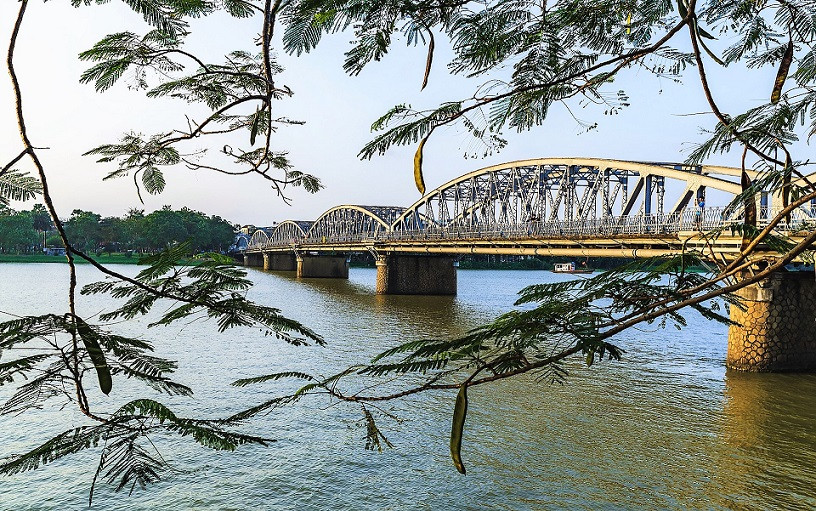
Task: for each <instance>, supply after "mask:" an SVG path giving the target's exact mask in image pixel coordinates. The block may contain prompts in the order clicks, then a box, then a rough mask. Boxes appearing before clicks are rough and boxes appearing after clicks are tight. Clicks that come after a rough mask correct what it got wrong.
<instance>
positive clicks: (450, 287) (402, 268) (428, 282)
mask: <svg viewBox="0 0 816 511" xmlns="http://www.w3.org/2000/svg"><path fill="white" fill-rule="evenodd" d="M454 260H455V257H453V256H437V255H404V254H388V255H380V256H377V294H380V295H455V294H456V268H455V267H454V265H453V263H454Z"/></svg>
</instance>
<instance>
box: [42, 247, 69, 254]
mask: <svg viewBox="0 0 816 511" xmlns="http://www.w3.org/2000/svg"><path fill="white" fill-rule="evenodd" d="M43 254H45V255H49V256H64V255H65V247H46V248H44V249H43Z"/></svg>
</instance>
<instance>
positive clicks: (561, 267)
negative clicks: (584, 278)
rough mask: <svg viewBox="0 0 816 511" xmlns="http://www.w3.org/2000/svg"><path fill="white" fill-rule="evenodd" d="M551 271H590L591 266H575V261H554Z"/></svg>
mask: <svg viewBox="0 0 816 511" xmlns="http://www.w3.org/2000/svg"><path fill="white" fill-rule="evenodd" d="M552 271H553V273H592V272H593V270H592V268H587V267H586V266H584V267H583V268H576V267H575V262H574V261H573V262H571V263H555V265H554V266H553V270H552Z"/></svg>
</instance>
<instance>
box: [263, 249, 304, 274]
mask: <svg viewBox="0 0 816 511" xmlns="http://www.w3.org/2000/svg"><path fill="white" fill-rule="evenodd" d="M263 269H264V270H272V271H296V270H297V260H296V259H295V254H294V252H290V253H285V252H267V253H265V254H264V255H263Z"/></svg>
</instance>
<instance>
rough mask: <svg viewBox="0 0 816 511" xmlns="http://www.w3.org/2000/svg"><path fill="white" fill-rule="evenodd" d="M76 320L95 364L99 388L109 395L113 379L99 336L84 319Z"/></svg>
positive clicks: (80, 334)
mask: <svg viewBox="0 0 816 511" xmlns="http://www.w3.org/2000/svg"><path fill="white" fill-rule="evenodd" d="M75 319H76V325H77V332H78V333H79V337H80V338H81V339H82V342H83V344H85V349H86V350H88V356H90V357H91V362H93V365H94V368H95V369H96V376H97V378H99V388H100V390H102V392H103V393H104V394H105V395H108V394H110V391H111V388H113V379H112V378H111V372H110V368H109V367H108V362H107V361H106V360H105V353H104V352H103V351H102V347H101V346H99V341H98V340H97V339H98V338H99V334H97V333H96V332H94V331H93V329H92V328H91V327H90V325H88V323H86V322H85V321H83V320H82V319H80V318H78V317H75Z"/></svg>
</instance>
